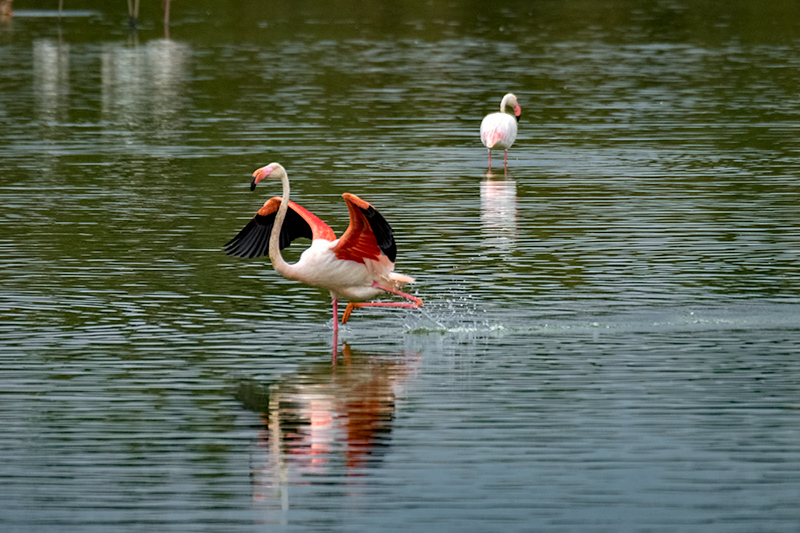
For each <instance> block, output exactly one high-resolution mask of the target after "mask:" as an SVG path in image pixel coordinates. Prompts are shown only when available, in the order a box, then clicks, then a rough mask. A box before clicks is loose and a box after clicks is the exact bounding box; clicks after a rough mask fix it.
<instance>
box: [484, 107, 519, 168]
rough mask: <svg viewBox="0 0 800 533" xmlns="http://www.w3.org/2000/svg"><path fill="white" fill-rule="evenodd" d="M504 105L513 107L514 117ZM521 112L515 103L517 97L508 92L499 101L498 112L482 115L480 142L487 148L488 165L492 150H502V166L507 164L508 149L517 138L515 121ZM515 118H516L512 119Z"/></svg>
mask: <svg viewBox="0 0 800 533" xmlns="http://www.w3.org/2000/svg"><path fill="white" fill-rule="evenodd" d="M506 106H510V107H512V108H513V109H514V117H513V118H512V116H511V115H509V114H508V113H506ZM521 114H522V108H521V107H519V104H518V103H517V97H516V96H514V95H513V94H511V93H508V94H507V95H505V96H504V97H503V100H502V101H501V102H500V112H499V113H490V114H488V115H486V116H485V117H483V121H482V122H481V142H483V145H484V146H485V147H486V148H488V149H489V167H490V168H491V166H492V150H503V151H504V154H503V166H506V165H507V164H508V149H509V148H511V145H512V144H514V139H516V138H517V122H519V117H520V115H521ZM515 118H516V120H514V119H515Z"/></svg>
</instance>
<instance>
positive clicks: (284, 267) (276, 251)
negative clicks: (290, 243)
mask: <svg viewBox="0 0 800 533" xmlns="http://www.w3.org/2000/svg"><path fill="white" fill-rule="evenodd" d="M281 185H282V186H283V197H282V198H281V206H280V207H279V208H278V212H277V213H276V214H275V222H274V223H273V225H272V233H271V234H270V236H269V260H270V261H271V262H272V268H274V269H275V270H276V271H277V272H278V274H280V275H281V276H283V277H284V278H289V279H294V278H295V275H294V274H295V272H294V271H295V266H294V265H290V264H289V263H287V262H286V261H284V259H283V256H282V255H281V247H280V242H281V227H282V226H283V221H284V220H285V219H286V213H287V211H289V177H288V176H287V175H286V173H285V172H283V173H281Z"/></svg>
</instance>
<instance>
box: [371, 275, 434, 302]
mask: <svg viewBox="0 0 800 533" xmlns="http://www.w3.org/2000/svg"><path fill="white" fill-rule="evenodd" d="M372 286H373V287H376V288H378V289H380V290H382V291H386V292H391V293H392V294H396V295H398V296H402V297H403V298H405V299H406V300H411V301H412V302H414V303H416V304H417V307H422V300H421V299H420V298H417V297H416V296H411V295H410V294H406V293H404V292H400V291H398V290H396V289H390V288H389V287H384V286H383V285H381V284H380V283H376V282H374V281H373V282H372Z"/></svg>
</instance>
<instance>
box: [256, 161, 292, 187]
mask: <svg viewBox="0 0 800 533" xmlns="http://www.w3.org/2000/svg"><path fill="white" fill-rule="evenodd" d="M284 176H286V169H285V168H283V165H281V164H280V163H270V164H269V165H267V166H265V167H261V168H259V169H258V170H256V171H255V172H253V181H251V182H250V190H251V191H252V190H254V189H255V188H256V185H258V182H259V181H261V180H263V179H264V178H275V179H278V180H279V179H282V178H283V177H284Z"/></svg>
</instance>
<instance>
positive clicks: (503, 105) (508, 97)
mask: <svg viewBox="0 0 800 533" xmlns="http://www.w3.org/2000/svg"><path fill="white" fill-rule="evenodd" d="M510 100H511V95H510V94H507V95H505V96H504V97H503V100H502V101H501V102H500V112H501V113H505V112H506V104H508V102H509V101H510ZM496 101H497V100H495V102H496Z"/></svg>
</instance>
